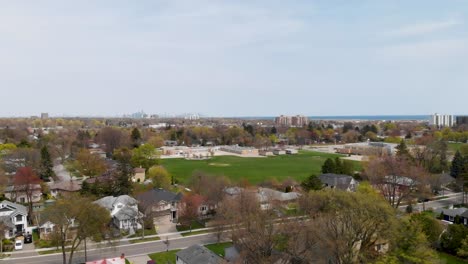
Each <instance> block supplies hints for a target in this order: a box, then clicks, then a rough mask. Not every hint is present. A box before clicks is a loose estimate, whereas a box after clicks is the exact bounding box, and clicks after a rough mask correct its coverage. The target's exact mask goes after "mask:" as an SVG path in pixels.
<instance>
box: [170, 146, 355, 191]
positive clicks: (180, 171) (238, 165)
mask: <svg viewBox="0 0 468 264" xmlns="http://www.w3.org/2000/svg"><path fill="white" fill-rule="evenodd" d="M340 156H342V155H338V154H328V153H321V152H311V151H301V152H299V154H297V155H283V156H275V157H266V158H265V157H262V158H242V157H236V156H217V157H213V158H212V159H209V160H185V159H163V160H162V161H161V162H162V165H163V166H165V167H166V169H167V170H168V171H169V173H171V175H173V176H175V177H176V179H177V180H178V181H179V182H181V183H187V181H188V180H189V179H190V177H191V175H192V173H193V172H194V171H197V170H199V171H203V172H206V173H209V174H213V175H225V176H227V177H229V178H230V179H231V181H233V182H237V181H240V180H241V179H246V180H248V181H249V182H250V183H251V184H257V183H260V182H262V181H264V180H268V179H273V178H274V179H276V180H278V181H282V180H284V179H286V178H288V177H291V178H293V179H296V180H297V181H299V182H300V181H302V180H303V179H305V178H307V177H308V176H309V175H311V174H317V175H318V174H320V170H321V167H322V164H323V162H324V161H325V160H326V159H327V158H329V157H331V158H334V157H340ZM354 163H355V170H359V169H360V163H359V162H354Z"/></svg>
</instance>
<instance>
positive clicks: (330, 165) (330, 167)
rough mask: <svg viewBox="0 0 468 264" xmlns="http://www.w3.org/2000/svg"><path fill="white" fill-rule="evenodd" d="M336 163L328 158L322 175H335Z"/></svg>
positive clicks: (323, 166)
mask: <svg viewBox="0 0 468 264" xmlns="http://www.w3.org/2000/svg"><path fill="white" fill-rule="evenodd" d="M335 171H336V166H335V162H334V161H333V159H331V158H327V159H326V160H325V162H324V163H323V165H322V173H335Z"/></svg>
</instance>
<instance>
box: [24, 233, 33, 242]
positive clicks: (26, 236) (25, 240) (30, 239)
mask: <svg viewBox="0 0 468 264" xmlns="http://www.w3.org/2000/svg"><path fill="white" fill-rule="evenodd" d="M32 240H33V238H32V235H31V234H27V235H25V236H24V243H25V244H29V243H32V242H33V241H32Z"/></svg>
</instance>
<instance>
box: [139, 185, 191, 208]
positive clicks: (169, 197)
mask: <svg viewBox="0 0 468 264" xmlns="http://www.w3.org/2000/svg"><path fill="white" fill-rule="evenodd" d="M136 198H137V199H138V201H139V202H140V204H142V205H143V206H148V205H151V204H157V203H159V202H161V201H165V202H168V203H170V202H179V201H180V200H182V193H177V194H176V193H173V192H170V191H167V190H164V189H152V190H149V191H147V192H144V193H141V194H139V195H137V197H136Z"/></svg>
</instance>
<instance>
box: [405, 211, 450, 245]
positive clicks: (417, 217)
mask: <svg viewBox="0 0 468 264" xmlns="http://www.w3.org/2000/svg"><path fill="white" fill-rule="evenodd" d="M409 221H410V223H412V224H413V225H416V226H419V227H420V228H421V231H422V232H423V233H424V234H425V235H426V238H427V240H428V242H429V243H430V244H431V245H432V246H434V247H435V246H436V245H437V242H438V241H439V237H440V234H442V231H443V227H442V225H441V224H440V222H439V221H437V220H436V219H435V218H434V217H432V216H430V215H427V214H422V213H416V214H412V215H411V216H410V219H409Z"/></svg>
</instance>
